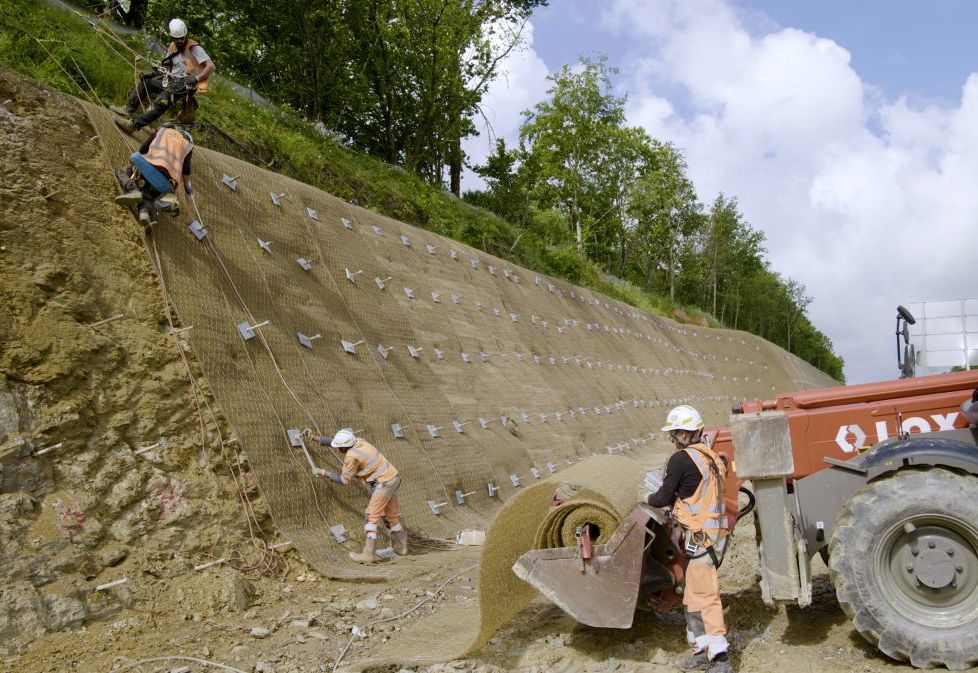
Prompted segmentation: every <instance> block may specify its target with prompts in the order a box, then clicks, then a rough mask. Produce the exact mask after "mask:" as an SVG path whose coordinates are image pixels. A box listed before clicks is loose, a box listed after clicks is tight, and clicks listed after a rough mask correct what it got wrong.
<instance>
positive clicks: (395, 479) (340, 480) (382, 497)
mask: <svg viewBox="0 0 978 673" xmlns="http://www.w3.org/2000/svg"><path fill="white" fill-rule="evenodd" d="M313 439H315V440H317V441H319V443H320V444H322V445H324V446H331V447H333V448H334V449H338V450H339V451H340V452H342V453H343V471H342V472H339V473H337V472H329V473H327V475H326V476H327V477H329V478H330V479H332V480H333V481H335V482H336V483H337V484H349V483H351V482H352V481H353V480H354V479H362V480H363V481H364V482H365V483H366V484H367V486H369V487H370V502H368V503H367V511H366V523H365V524H364V525H363V528H364V530H365V531H366V534H367V537H366V540H364V543H363V551H361V552H360V553H359V554H354V553H351V554H350V558H351V559H353V560H354V561H356V562H358V563H373V562H374V561H376V560H377V556H376V555H375V554H374V551H375V550H376V549H377V525H378V524H379V523H380V520H381V518H384V519H386V520H387V525H388V526H390V531H391V538H392V539H391V542H392V547H393V548H394V552H395V553H396V554H398V555H399V556H404V555H405V554H407V553H408V545H407V531H406V530H404V527H403V526H402V525H401V515H400V513H399V512H398V510H397V489H398V487H399V486H400V485H401V477H400V475H399V474H398V472H397V468H395V467H394V466H393V465H392V464H391V462H390V461H389V460H387V458H385V457H384V454H382V453H381V452H380V451H379V450H378V449H377V447H375V446H374V445H373V444H371V443H370V442H368V441H366V440H365V439H362V438H360V437H357V436H356V435H355V434H353V431H352V430H349V429H348V428H343V429H342V430H340V431H339V432H337V433H336V435H335V436H333V437H313Z"/></svg>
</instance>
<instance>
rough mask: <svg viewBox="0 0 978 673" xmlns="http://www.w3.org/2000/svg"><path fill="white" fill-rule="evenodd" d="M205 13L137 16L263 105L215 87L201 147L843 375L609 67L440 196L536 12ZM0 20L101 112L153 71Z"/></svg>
mask: <svg viewBox="0 0 978 673" xmlns="http://www.w3.org/2000/svg"><path fill="white" fill-rule="evenodd" d="M205 4H206V6H205ZM217 4H218V5H220V6H221V7H219V8H217V9H222V8H223V10H222V11H220V12H219V11H217V10H216V9H215V3H214V2H210V3H202V2H198V1H197V0H188V1H187V2H181V3H172V2H168V1H166V0H160V1H159V2H156V3H151V7H150V20H149V22H148V23H147V26H148V27H151V26H156V25H160V20H161V18H162V17H165V16H169V15H171V14H173V13H179V14H180V15H181V16H184V17H187V18H188V19H189V23H190V25H191V32H192V34H194V35H195V36H198V37H200V39H201V40H202V42H204V43H205V45H206V47H207V49H208V51H209V52H210V53H211V54H212V55H213V56H214V58H215V61H216V62H217V63H218V66H219V71H220V72H221V73H222V74H224V75H226V76H229V77H232V78H234V79H237V80H239V81H241V82H243V83H248V84H250V85H252V86H253V87H254V88H255V89H256V90H257V91H259V93H261V94H263V95H265V96H268V97H269V98H270V99H272V100H274V101H275V102H276V105H275V106H266V105H261V104H257V103H254V102H252V101H251V100H249V99H248V98H246V97H244V96H243V95H241V94H240V93H238V92H236V91H235V89H234V88H233V87H232V86H230V85H229V84H227V83H226V82H219V83H218V84H217V85H216V86H214V87H212V89H211V91H210V92H209V93H208V94H207V96H206V99H204V100H203V103H202V111H203V114H202V116H201V122H200V124H199V128H198V132H197V134H196V137H197V141H198V143H200V144H202V145H205V146H208V147H212V148H214V149H217V150H219V151H222V152H225V153H228V154H232V155H235V156H238V157H240V158H242V159H245V160H247V161H250V162H252V163H255V164H257V165H260V166H265V167H268V168H271V169H272V170H276V171H278V172H281V173H283V174H286V175H289V176H290V177H294V178H296V179H298V180H301V181H303V182H306V183H308V184H310V185H313V186H316V187H319V188H321V189H323V190H325V191H327V192H330V193H332V194H335V195H337V196H339V197H341V198H344V199H347V200H351V201H353V200H355V201H356V202H357V203H359V205H361V206H365V207H368V208H370V209H373V210H375V211H377V212H379V213H382V214H384V215H387V216H390V217H393V218H396V219H399V220H402V221H405V222H409V223H411V224H415V225H418V226H422V227H425V228H426V229H429V230H431V231H433V232H435V233H438V234H442V235H446V236H450V237H452V238H455V239H457V240H459V241H461V242H463V243H466V244H469V245H472V246H474V247H477V248H479V249H481V250H484V251H486V252H489V253H491V254H494V255H498V256H500V257H503V258H505V259H508V260H510V261H512V262H513V263H515V264H519V265H522V266H525V267H528V268H531V269H534V270H537V271H540V272H543V273H547V274H551V275H554V276H557V277H561V278H565V279H567V280H569V281H571V282H575V283H578V284H581V285H583V286H586V287H589V288H592V289H594V290H597V291H601V292H604V293H607V294H609V295H611V296H613V297H616V298H619V299H621V300H623V301H626V302H628V303H630V304H632V305H635V306H638V307H640V308H642V309H645V310H648V311H651V312H654V313H657V314H660V315H671V316H672V317H675V318H678V319H681V320H685V321H692V322H698V323H704V324H705V323H710V324H714V325H716V324H722V325H726V326H730V327H735V328H738V329H745V330H748V331H751V332H754V333H756V334H758V335H760V336H762V337H764V338H766V339H768V340H770V341H772V342H774V343H776V344H778V345H781V346H783V347H785V348H786V349H788V350H790V351H791V352H792V353H795V354H796V355H798V356H799V357H801V358H803V359H805V360H807V361H808V362H810V363H812V364H813V365H814V366H816V367H818V368H819V369H821V370H822V371H824V372H826V373H828V374H829V375H830V376H832V377H833V378H836V379H838V380H841V379H842V377H843V375H842V365H843V362H842V359H841V358H839V357H838V356H837V355H835V354H834V353H833V350H832V344H831V341H830V340H829V339H828V338H827V337H826V336H825V335H824V334H822V333H821V332H820V331H818V330H817V329H816V328H815V327H814V326H813V325H812V324H811V322H810V321H809V320H808V318H807V316H806V315H805V309H806V307H807V305H808V303H809V302H810V301H811V299H810V298H809V297H807V296H806V295H805V289H804V287H803V286H801V285H800V284H798V283H796V282H795V281H793V280H791V279H788V278H784V277H782V276H780V275H779V274H777V273H775V272H773V271H772V270H771V269H770V267H769V265H768V262H767V260H766V259H765V257H764V255H765V251H764V247H763V235H762V234H761V233H760V232H757V231H756V230H754V229H752V228H751V226H750V225H749V224H748V223H747V221H746V219H745V218H744V216H743V215H742V214H741V213H740V212H739V210H738V208H737V202H736V199H734V198H730V197H726V196H724V195H719V196H718V197H716V199H715V200H714V201H713V202H712V204H711V205H710V207H704V206H703V205H702V204H701V203H700V201H699V199H698V197H697V195H696V193H695V190H694V189H693V186H692V184H691V182H690V181H689V180H688V178H687V177H686V175H685V165H684V163H683V159H682V154H681V151H680V150H679V149H677V148H675V147H673V146H671V145H669V144H667V143H662V142H659V141H657V140H655V139H652V138H650V137H649V136H648V135H647V134H646V133H645V132H644V131H642V130H640V129H634V128H627V127H626V126H625V125H624V119H623V114H622V110H623V105H624V99H623V98H616V97H615V96H614V95H613V94H612V92H611V84H610V76H611V74H612V69H611V68H609V67H608V66H607V64H606V63H604V62H603V61H596V62H592V61H584V62H583V63H582V66H581V67H580V68H575V69H573V70H572V69H570V68H565V69H564V70H563V71H562V72H561V73H558V74H556V75H554V76H553V77H552V86H551V89H550V90H549V91H547V92H541V102H540V103H539V104H538V105H537V106H535V108H534V109H533V110H532V111H530V112H529V113H528V115H527V119H526V123H525V124H524V127H523V132H522V142H521V144H520V147H518V148H507V147H506V146H505V145H504V144H502V143H500V144H499V146H498V147H497V151H496V153H495V154H494V155H493V156H491V157H489V159H488V160H487V162H486V164H485V165H483V166H479V167H475V169H476V170H477V172H479V173H480V174H481V175H482V176H483V177H484V179H485V181H486V184H487V185H488V188H487V189H486V190H485V191H480V192H474V193H468V194H466V195H465V199H464V200H463V199H460V198H458V197H456V196H453V195H452V194H451V193H450V191H449V189H451V190H452V191H455V192H458V191H460V190H459V186H460V185H459V176H460V170H461V157H460V154H459V152H460V149H459V147H460V146H459V143H460V141H461V139H462V138H464V137H467V136H468V135H471V134H472V133H474V132H475V127H474V124H473V119H474V115H475V114H476V111H477V109H478V102H479V100H481V96H482V94H483V93H484V92H485V87H486V86H488V83H489V82H491V81H492V79H493V78H494V77H495V76H496V75H497V74H498V73H497V71H496V67H497V64H498V61H499V57H501V56H503V55H504V53H505V50H506V49H510V48H513V47H515V46H517V42H518V36H519V28H520V26H521V25H522V23H521V22H523V21H525V20H526V18H527V17H528V16H529V15H530V12H531V11H532V9H533V8H534V7H536V6H538V5H540V4H545V3H541V2H535V1H533V0H495V1H494V2H487V3H479V4H478V7H480V8H482V9H481V10H477V9H474V8H468V9H465V7H466V6H467V5H466V3H457V2H450V1H449V0H398V1H397V2H373V1H371V2H364V3H358V4H357V5H356V6H355V7H354V8H352V9H350V10H349V11H341V9H342V8H341V7H340V5H346V3H338V2H325V3H317V8H318V9H317V11H315V12H305V11H297V8H296V7H294V6H293V5H291V4H290V7H292V9H291V10H289V11H285V9H284V8H283V7H279V6H278V5H279V4H281V3H277V2H264V3H251V2H245V3H241V2H233V3H232V2H223V1H219V2H217ZM224 5H227V6H226V7H225V6H224ZM458 7H462V9H461V10H458V9H457V8H458ZM480 11H481V12H482V13H480ZM433 13H434V14H433ZM435 15H437V16H438V17H439V21H436V22H432V21H431V19H432V16H435ZM214 16H222V17H224V23H222V24H220V25H218V24H216V23H214V20H213V18H211V17H214ZM0 17H2V18H3V26H2V27H0V61H2V62H3V63H5V64H6V65H8V66H9V67H11V68H14V69H16V70H18V71H20V72H23V73H25V74H27V75H29V76H31V77H33V78H35V79H38V80H39V81H42V82H44V83H47V84H49V85H52V86H54V87H56V88H58V89H61V90H63V91H66V92H68V93H71V94H73V95H80V96H84V97H87V98H90V99H92V100H95V101H97V102H102V103H105V104H107V103H110V102H121V101H122V100H123V99H124V97H125V94H126V92H127V90H128V89H129V88H130V87H131V86H132V85H133V83H134V81H135V77H136V73H137V69H138V70H145V69H147V67H148V66H149V64H150V63H151V59H147V60H144V61H142V62H140V61H139V56H140V55H143V54H148V53H151V52H150V51H148V42H147V39H157V40H158V39H160V38H161V37H162V34H161V33H160V32H159V31H158V30H155V29H152V28H150V30H149V35H148V37H147V35H143V34H137V35H136V36H133V37H120V36H118V35H116V34H114V33H112V32H111V31H109V30H108V29H107V27H106V26H105V25H104V24H101V23H100V24H96V25H95V26H92V25H89V24H88V23H87V22H85V21H82V20H79V17H77V16H72V15H71V14H69V13H67V12H65V11H63V10H59V9H53V8H50V7H47V6H44V5H39V4H37V3H34V2H30V1H29V0H11V1H10V2H8V3H5V6H4V8H3V9H2V10H0ZM273 17H276V18H275V20H274V21H273V20H272V18H273ZM290 17H292V18H290ZM282 21H295V22H297V25H295V26H284V25H280V24H281V22H282ZM499 26H505V27H507V29H506V30H505V31H502V33H500V29H499ZM232 28H233V30H232ZM271 28H274V30H271ZM500 34H503V35H504V39H500V37H499V35H500ZM514 36H515V37H514ZM326 37H328V38H329V39H325V38H326ZM317 45H318V46H317ZM314 47H315V48H314ZM377 49H383V50H384V54H383V56H384V58H383V59H381V58H379V55H378V52H377ZM463 53H464V54H466V56H465V59H462V57H461V56H459V55H460V54H463ZM256 54H260V55H261V57H256V56H255V55H256ZM272 54H274V55H276V57H275V58H274V59H273V58H272V57H271V56H270V55H272ZM452 54H454V56H451V55H452ZM446 55H448V56H451V58H448V56H446ZM283 59H285V60H283ZM134 62H136V63H137V68H134V65H133V64H134ZM339 64H342V67H340V65H339ZM368 64H369V67H368ZM360 66H362V67H360ZM339 82H342V83H343V85H342V87H340V86H339V84H338V83H339ZM411 83H417V87H418V88H417V90H416V91H415V89H412V86H414V85H412V84H411ZM425 83H427V84H425ZM316 87H318V88H316ZM412 91H415V93H414V94H410V95H407V94H405V92H408V93H410V92H412ZM393 92H397V93H398V96H393V95H392V93H393ZM338 101H342V102H341V103H338ZM419 108H420V109H422V110H426V111H427V112H426V113H425V114H426V116H425V115H422V116H417V115H418V113H417V110H418V109H419ZM310 119H316V120H319V122H318V123H316V122H314V121H310ZM378 119H379V120H387V121H385V122H384V121H382V122H377V120H378ZM385 124H386V126H385ZM327 129H331V130H330V131H327ZM394 131H396V133H394ZM446 133H447V134H448V135H447V136H446ZM383 138H386V139H387V141H388V142H386V143H384V142H381V141H380V139H383ZM582 148H583V149H582ZM371 154H373V155H376V157H379V158H374V157H372V156H370V155H371ZM381 159H384V160H383V161H382V160H381ZM446 186H447V187H448V189H446ZM612 274H613V275H612Z"/></svg>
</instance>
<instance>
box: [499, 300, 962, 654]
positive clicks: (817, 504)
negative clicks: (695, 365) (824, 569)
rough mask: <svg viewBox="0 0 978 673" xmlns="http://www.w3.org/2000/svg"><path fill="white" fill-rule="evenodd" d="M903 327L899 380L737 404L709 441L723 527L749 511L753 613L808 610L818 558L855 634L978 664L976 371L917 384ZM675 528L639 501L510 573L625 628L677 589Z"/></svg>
mask: <svg viewBox="0 0 978 673" xmlns="http://www.w3.org/2000/svg"><path fill="white" fill-rule="evenodd" d="M913 322H914V319H913V316H912V315H911V314H910V313H909V312H908V311H907V310H906V309H904V308H903V307H899V309H898V317H897V339H898V344H897V348H898V350H897V354H898V364H899V365H900V368H901V372H902V374H903V378H901V379H900V380H897V381H889V382H881V383H870V384H863V385H853V386H843V387H837V388H820V389H815V390H809V391H805V392H799V393H788V394H784V395H780V396H779V397H778V398H777V399H774V400H765V401H759V400H758V401H750V402H743V403H741V404H739V405H737V406H736V407H734V409H733V413H732V415H731V417H730V426H729V427H728V428H724V429H721V430H719V431H716V432H714V433H712V435H711V440H712V442H713V447H714V449H715V450H716V451H718V452H719V453H721V454H722V455H724V456H725V457H726V459H727V460H728V467H729V468H731V469H729V470H728V477H727V481H726V483H725V489H724V492H725V501H726V503H727V513H728V516H731V517H734V519H733V520H736V519H739V518H740V517H742V516H744V515H745V514H747V512H748V511H750V510H751V509H753V510H754V511H755V517H754V523H755V529H756V533H757V541H758V555H759V561H760V571H761V580H760V585H761V594H762V597H763V600H764V601H765V603H767V604H775V603H777V602H794V603H797V604H798V605H800V606H802V607H805V606H808V605H810V604H811V602H812V583H811V561H812V559H813V558H814V556H815V554H819V555H820V556H821V557H822V559H823V560H824V561H825V563H826V565H827V566H828V568H829V571H830V574H831V577H832V581H833V582H834V584H835V589H836V595H837V597H838V600H839V603H840V604H841V605H842V608H843V609H844V610H845V612H846V613H847V614H848V615H849V616H850V617H851V618H852V620H853V623H854V625H855V627H856V629H857V630H858V631H859V633H860V634H862V636H863V637H864V638H866V639H867V640H868V641H870V642H871V643H873V644H875V645H876V646H877V647H878V648H879V649H880V650H881V651H882V652H884V653H885V654H887V655H889V656H890V657H892V658H894V659H897V660H901V661H910V663H911V664H912V665H913V666H916V667H920V668H930V667H933V666H935V665H944V666H947V668H949V669H952V670H960V669H965V668H968V667H970V666H972V665H975V664H978V428H976V425H978V371H964V372H958V373H949V374H941V375H936V376H924V377H919V378H914V377H913V368H914V362H913V361H914V357H913V351H912V346H910V345H909V335H908V330H907V324H908V323H909V324H913ZM901 323H902V329H901ZM901 336H902V339H903V342H904V348H903V358H901V357H900V354H901V353H900V338H901ZM741 480H745V481H746V480H749V481H750V484H751V489H747V488H744V487H742V486H741ZM738 493H743V494H746V496H747V497H748V499H749V503H748V504H747V505H745V506H744V507H743V508H740V506H739V504H738ZM677 529H678V527H674V526H673V523H672V520H671V518H670V517H669V515H668V513H667V512H665V511H663V510H659V509H656V508H653V507H649V506H645V505H639V506H637V507H636V508H635V509H634V510H633V511H632V512H631V513H630V514H629V515H628V516H627V517H626V518H625V519H624V521H623V522H622V524H621V525H620V526H619V527H618V529H617V530H616V531H615V532H614V534H613V535H612V536H611V538H610V539H609V540H608V541H607V542H606V543H605V544H601V545H591V544H590V540H589V539H588V535H587V531H586V530H584V531H583V533H582V535H580V536H579V538H578V545H577V546H576V547H564V548H559V549H542V550H534V551H530V552H527V553H526V554H524V555H523V556H521V557H520V559H519V560H518V561H517V563H516V564H515V565H514V566H513V570H514V572H516V574H517V575H518V576H519V577H521V578H522V579H524V580H525V581H527V582H529V583H530V584H532V585H533V586H534V587H536V588H537V589H538V590H540V591H541V592H542V593H543V594H544V595H545V596H547V597H548V598H549V599H550V600H552V601H553V602H554V603H556V604H557V605H558V606H560V607H561V608H562V609H563V610H564V611H565V612H567V613H568V614H570V615H571V616H572V617H574V618H575V619H576V620H577V621H579V622H581V623H583V624H588V625H591V626H598V627H609V628H629V627H630V626H631V625H632V621H633V618H634V614H635V611H636V610H637V609H655V610H657V611H660V612H663V611H666V610H668V609H670V608H671V607H672V606H673V605H674V604H675V602H676V600H677V594H681V593H682V588H683V568H684V567H685V556H684V554H683V546H682V544H680V537H679V535H678V533H679V531H678V530H677Z"/></svg>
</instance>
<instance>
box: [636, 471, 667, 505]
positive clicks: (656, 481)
mask: <svg viewBox="0 0 978 673" xmlns="http://www.w3.org/2000/svg"><path fill="white" fill-rule="evenodd" d="M660 486H662V473H661V472H659V471H658V470H650V471H649V472H646V473H645V480H644V481H643V482H642V483H641V484H640V485H639V487H638V502H643V503H645V504H648V502H649V496H650V495H652V494H653V493H655V492H656V491H658V490H659V487H660Z"/></svg>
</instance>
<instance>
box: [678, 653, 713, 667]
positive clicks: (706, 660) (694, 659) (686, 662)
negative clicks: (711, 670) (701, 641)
mask: <svg viewBox="0 0 978 673" xmlns="http://www.w3.org/2000/svg"><path fill="white" fill-rule="evenodd" d="M709 665H710V657H709V655H708V654H707V653H706V652H705V651H703V652H697V653H696V654H694V655H693V656H691V657H687V658H686V659H679V660H678V661H674V662H673V666H675V667H676V668H678V669H679V670H680V671H698V670H706V668H707V667H708V666H709Z"/></svg>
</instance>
